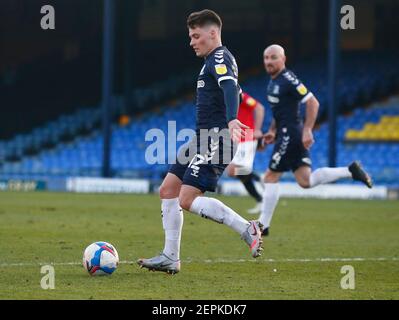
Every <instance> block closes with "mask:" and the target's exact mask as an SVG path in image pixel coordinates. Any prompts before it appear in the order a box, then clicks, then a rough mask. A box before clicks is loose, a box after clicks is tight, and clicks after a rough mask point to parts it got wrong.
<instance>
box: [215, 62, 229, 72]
mask: <svg viewBox="0 0 399 320" xmlns="http://www.w3.org/2000/svg"><path fill="white" fill-rule="evenodd" d="M215 70H216V73H217V74H218V75H223V74H226V73H227V67H226V65H225V64H217V65H215Z"/></svg>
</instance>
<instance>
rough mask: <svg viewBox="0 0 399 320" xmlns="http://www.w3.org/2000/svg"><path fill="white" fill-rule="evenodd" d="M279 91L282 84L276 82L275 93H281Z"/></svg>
mask: <svg viewBox="0 0 399 320" xmlns="http://www.w3.org/2000/svg"><path fill="white" fill-rule="evenodd" d="M279 93H280V86H279V85H277V84H276V85H275V86H274V87H273V94H279Z"/></svg>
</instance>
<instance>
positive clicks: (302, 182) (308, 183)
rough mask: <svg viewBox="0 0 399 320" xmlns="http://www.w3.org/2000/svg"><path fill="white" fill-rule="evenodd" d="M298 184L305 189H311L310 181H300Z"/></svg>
mask: <svg viewBox="0 0 399 320" xmlns="http://www.w3.org/2000/svg"><path fill="white" fill-rule="evenodd" d="M298 184H299V185H300V186H301V187H302V188H304V189H309V188H310V182H309V180H299V181H298Z"/></svg>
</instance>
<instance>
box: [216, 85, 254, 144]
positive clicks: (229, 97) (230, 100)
mask: <svg viewBox="0 0 399 320" xmlns="http://www.w3.org/2000/svg"><path fill="white" fill-rule="evenodd" d="M219 85H220V88H221V89H222V91H223V96H224V103H225V105H226V118H227V123H228V126H229V131H230V136H231V138H232V139H233V141H236V142H239V141H240V140H241V138H242V137H245V131H244V129H247V128H248V126H246V125H244V124H243V123H241V122H240V121H239V120H238V119H237V111H238V106H239V104H240V98H239V89H238V86H237V85H236V83H235V81H233V79H226V80H223V81H220V83H219Z"/></svg>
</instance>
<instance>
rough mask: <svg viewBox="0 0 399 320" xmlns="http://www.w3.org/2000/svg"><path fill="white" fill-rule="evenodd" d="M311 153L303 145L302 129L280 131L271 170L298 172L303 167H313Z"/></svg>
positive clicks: (283, 129)
mask: <svg viewBox="0 0 399 320" xmlns="http://www.w3.org/2000/svg"><path fill="white" fill-rule="evenodd" d="M311 165H312V161H311V160H310V155H309V151H308V150H307V149H305V147H304V146H303V143H302V129H298V128H282V129H280V130H278V132H277V137H276V143H275V145H274V149H273V154H272V158H271V159H270V163H269V169H270V170H271V171H275V172H285V171H290V170H291V171H293V172H294V171H296V170H297V169H298V168H299V167H302V166H311Z"/></svg>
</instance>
